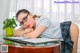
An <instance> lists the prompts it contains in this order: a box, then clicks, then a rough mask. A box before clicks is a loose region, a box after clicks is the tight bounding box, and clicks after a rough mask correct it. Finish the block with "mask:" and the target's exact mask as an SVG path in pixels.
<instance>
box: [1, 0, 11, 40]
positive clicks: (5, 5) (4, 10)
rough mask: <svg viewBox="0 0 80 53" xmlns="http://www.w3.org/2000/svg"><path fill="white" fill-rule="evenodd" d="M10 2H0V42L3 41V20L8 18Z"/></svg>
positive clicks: (2, 0) (6, 0)
mask: <svg viewBox="0 0 80 53" xmlns="http://www.w3.org/2000/svg"><path fill="white" fill-rule="evenodd" d="M9 3H10V0H0V40H3V39H2V37H3V29H2V28H3V20H4V19H6V18H8V17H9Z"/></svg>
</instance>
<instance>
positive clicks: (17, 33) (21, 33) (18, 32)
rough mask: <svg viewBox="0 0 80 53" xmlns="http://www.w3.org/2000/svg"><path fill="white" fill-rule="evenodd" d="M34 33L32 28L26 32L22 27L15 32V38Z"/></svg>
mask: <svg viewBox="0 0 80 53" xmlns="http://www.w3.org/2000/svg"><path fill="white" fill-rule="evenodd" d="M32 31H33V29H32V28H27V29H25V30H24V29H23V28H22V27H20V28H19V29H17V30H16V31H14V33H13V35H14V36H22V35H24V34H26V33H30V32H32Z"/></svg>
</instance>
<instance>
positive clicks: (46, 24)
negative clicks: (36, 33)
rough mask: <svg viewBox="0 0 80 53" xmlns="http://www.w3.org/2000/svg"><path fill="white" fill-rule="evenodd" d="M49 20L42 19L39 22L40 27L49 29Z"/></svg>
mask: <svg viewBox="0 0 80 53" xmlns="http://www.w3.org/2000/svg"><path fill="white" fill-rule="evenodd" d="M50 24H51V23H50V20H49V19H48V18H43V19H41V21H40V25H42V26H46V27H49V26H50Z"/></svg>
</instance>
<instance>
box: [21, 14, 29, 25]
mask: <svg viewBox="0 0 80 53" xmlns="http://www.w3.org/2000/svg"><path fill="white" fill-rule="evenodd" d="M28 15H29V13H28V14H27V16H26V17H24V18H23V19H22V22H20V26H21V25H22V24H23V23H24V20H26V18H27V17H28Z"/></svg>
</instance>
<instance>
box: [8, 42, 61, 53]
mask: <svg viewBox="0 0 80 53" xmlns="http://www.w3.org/2000/svg"><path fill="white" fill-rule="evenodd" d="M8 53H60V43H59V42H58V43H56V44H55V45H52V46H45V47H32V46H31V47H29V46H22V47H15V46H10V45H9V46H8Z"/></svg>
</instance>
